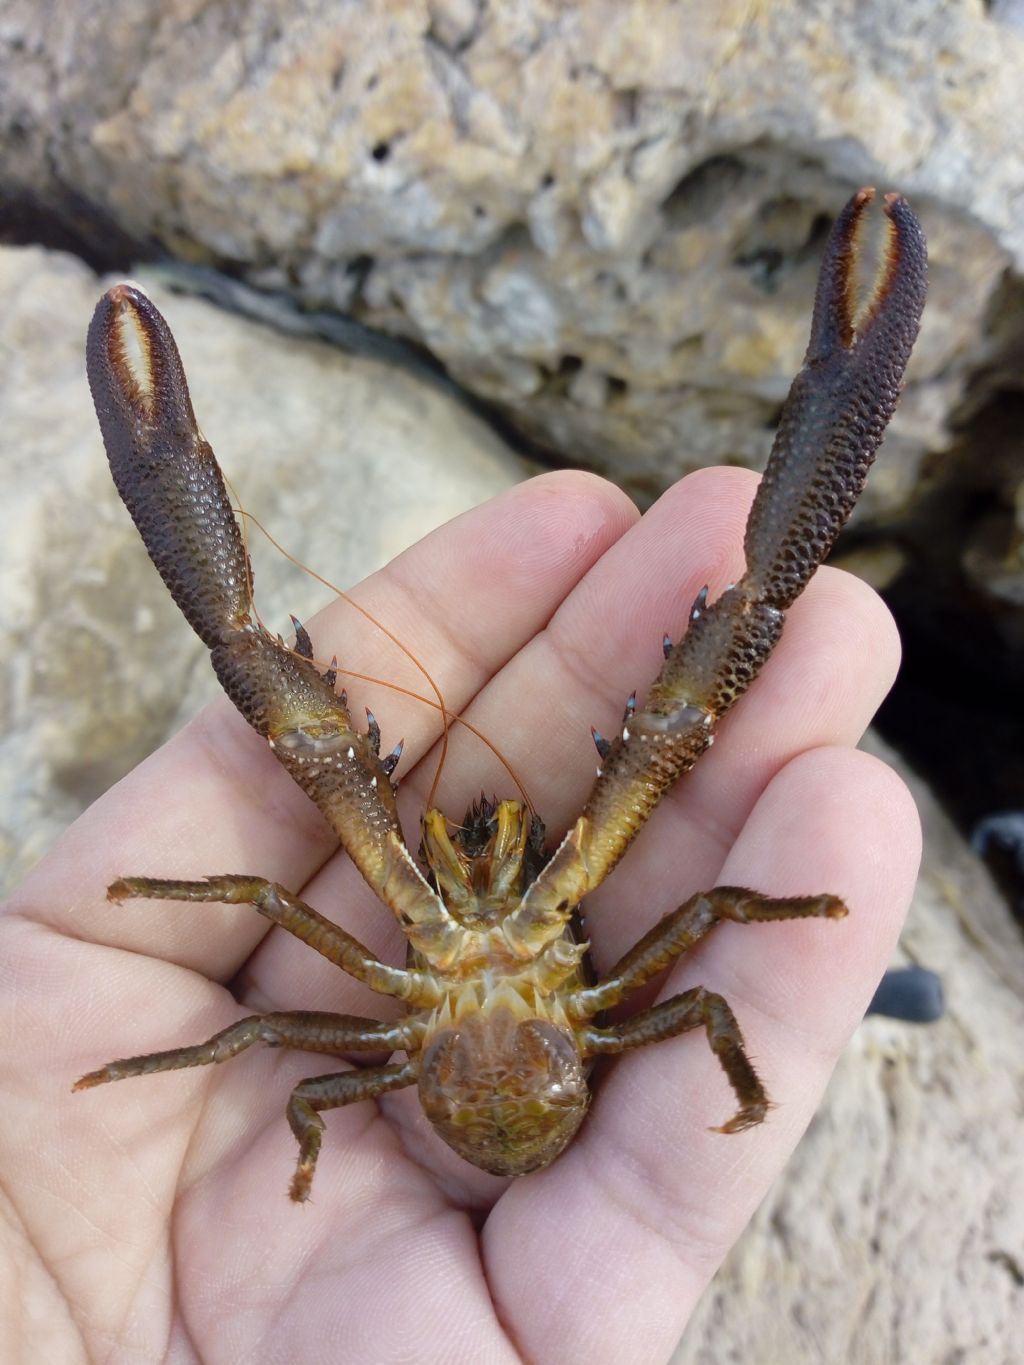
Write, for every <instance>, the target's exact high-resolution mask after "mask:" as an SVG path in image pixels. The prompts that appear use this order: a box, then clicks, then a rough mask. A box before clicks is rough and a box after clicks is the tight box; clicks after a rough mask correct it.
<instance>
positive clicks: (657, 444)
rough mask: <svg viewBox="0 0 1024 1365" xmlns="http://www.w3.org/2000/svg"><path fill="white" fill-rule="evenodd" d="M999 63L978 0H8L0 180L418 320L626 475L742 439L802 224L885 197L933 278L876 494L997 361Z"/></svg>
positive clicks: (695, 459) (1004, 254) (1000, 51)
mask: <svg viewBox="0 0 1024 1365" xmlns="http://www.w3.org/2000/svg"><path fill="white" fill-rule="evenodd" d="M1022 84H1024V40H1022V37H1021V33H1020V23H1019V17H1018V16H1017V13H1016V8H1015V7H1014V6H1012V5H1009V6H1008V5H1002V6H999V7H997V8H996V9H995V10H994V11H992V12H989V7H988V6H986V5H984V4H982V3H981V0H953V3H950V4H946V5H942V6H937V5H934V4H933V3H931V0H909V2H908V0H869V2H868V3H864V0H809V2H808V3H803V4H800V5H791V4H788V3H780V2H777V3H764V4H752V3H749V0H723V2H722V3H719V4H716V5H708V4H705V3H703V2H702V0H700V2H699V0H682V2H681V3H674V4H654V3H645V0H588V3H586V4H584V3H571V2H568V0H521V3H517V4H514V5H484V4H482V3H474V0H432V2H428V0H409V3H405V4H401V5H396V4H394V3H392V2H391V0H366V3H362V4H358V5H357V4H345V5H339V4H336V3H333V0H304V3H302V4H299V5H296V4H295V3H292V0H250V3H246V4H243V5H240V6H239V5H232V6H228V7H224V6H217V5H208V4H205V3H202V0H174V3H170V4H168V3H164V0H159V3H158V0H113V3H110V2H109V0H105V3H103V4H97V3H95V0H87V3H84V4H80V5H76V6H72V7H68V6H59V5H47V6H42V5H39V4H37V3H36V0H5V4H4V5H3V6H2V8H0V141H2V143H3V144H4V147H5V152H6V155H5V157H4V163H3V170H2V171H0V187H2V188H5V189H7V190H8V191H9V192H13V193H15V194H17V193H19V192H20V193H21V194H23V195H24V196H26V197H27V198H28V199H29V200H31V202H32V203H34V204H36V205H46V206H50V207H51V208H54V209H56V210H58V211H59V213H60V215H61V217H62V219H63V220H64V221H71V222H73V223H74V224H75V225H76V226H77V228H78V229H79V230H80V231H81V232H82V234H83V236H84V237H86V238H87V239H90V240H91V241H92V243H93V246H94V249H95V250H97V251H101V250H103V249H110V246H111V239H110V236H109V232H108V230H107V228H106V227H103V228H99V227H98V224H99V223H104V224H107V223H109V224H113V225H116V228H117V230H118V231H119V232H120V233H122V234H127V236H128V237H129V238H134V239H135V241H136V242H138V243H140V244H144V245H147V246H149V245H155V246H158V247H160V248H163V249H165V250H168V251H170V252H171V253H172V254H173V255H176V256H178V257H181V258H184V259H191V260H201V261H206V262H212V263H219V264H221V265H230V266H231V267H232V268H235V269H237V270H240V271H241V272H242V273H243V274H244V275H246V276H247V277H248V278H249V279H250V280H252V281H253V282H257V283H260V284H262V285H264V286H266V287H269V288H277V289H286V290H288V291H289V292H291V293H292V294H293V295H295V296H296V297H298V298H300V299H301V300H303V301H304V302H307V303H309V304H312V305H315V306H318V307H329V308H332V309H337V310H342V311H347V312H351V313H353V314H355V315H356V316H358V317H360V318H362V319H364V320H366V321H368V322H370V323H371V324H373V325H374V326H378V327H382V328H385V329H388V330H390V331H393V332H395V333H398V334H401V335H405V336H408V337H411V338H414V339H416V340H417V341H418V342H421V343H423V344H425V345H426V346H427V347H428V348H429V349H430V350H431V351H432V352H433V353H434V354H436V355H437V356H439V357H440V358H441V359H442V360H443V361H444V363H445V364H446V365H447V366H448V367H449V369H450V371H451V373H452V374H453V375H454V376H455V377H456V378H457V379H458V380H459V381H460V382H462V383H463V384H465V385H466V386H467V387H468V388H469V389H471V390H472V391H474V392H476V393H478V394H481V395H484V396H486V397H488V398H490V399H492V400H493V401H494V402H495V403H496V404H497V405H498V406H499V407H501V408H503V409H504V410H505V411H506V412H507V413H508V414H509V415H510V416H511V417H512V418H513V420H514V421H515V422H516V423H518V424H519V426H520V427H521V428H523V429H524V430H526V431H528V432H529V433H531V434H532V435H533V436H535V437H537V438H539V439H540V440H541V441H543V442H545V443H546V444H548V445H550V446H552V447H553V448H555V449H556V450H557V451H559V452H561V453H562V454H563V455H564V456H567V457H569V458H570V459H573V460H585V461H589V462H591V463H596V464H598V465H600V466H602V467H604V468H606V469H609V470H611V471H613V472H614V474H615V475H616V477H618V478H619V479H620V480H622V481H624V482H625V483H627V485H630V486H632V487H634V488H638V489H640V490H642V491H650V490H652V489H653V488H654V487H656V486H659V487H660V486H664V485H665V484H667V483H669V482H671V481H672V480H673V479H674V478H675V477H677V476H678V475H679V474H680V473H681V472H683V471H684V470H685V469H686V468H690V467H693V466H694V465H695V464H700V463H707V462H710V461H722V460H727V461H741V462H744V463H756V462H758V461H760V460H761V459H762V458H763V456H764V454H765V453H766V450H767V446H768V442H769V440H770V429H771V427H772V425H773V422H774V418H775V416H776V414H777V411H778V405H779V403H780V402H781V400H782V398H783V397H784V395H785V392H786V388H787V385H788V382H789V379H790V377H791V376H792V374H793V372H794V371H795V369H796V366H797V363H798V361H799V358H800V355H801V352H802V348H803V346H804V343H805V338H806V330H807V316H808V303H809V293H810V290H811V287H812V283H813V279H814V274H815V269H816V260H817V255H818V248H819V245H820V241H821V237H822V233H823V230H824V227H825V226H826V225H827V220H828V216H829V215H830V214H832V213H834V212H835V210H836V208H837V207H838V205H839V204H840V203H841V202H842V201H843V199H844V198H845V197H846V195H847V194H848V192H849V190H850V188H851V187H853V186H856V185H858V184H862V183H873V182H876V181H877V182H879V183H880V184H881V185H882V186H883V187H888V186H892V185H895V186H898V187H899V188H901V189H903V190H904V191H906V192H907V193H908V194H910V195H911V196H913V198H914V201H915V203H916V204H917V206H918V208H919V209H920V210H921V212H922V215H923V216H924V217H925V220H926V222H927V226H928V232H929V236H930V238H931V241H932V248H933V252H932V254H933V261H934V270H933V287H932V295H931V301H930V304H929V309H928V313H927V317H926V321H925V329H924V334H923V337H922V340H921V344H920V346H919V349H918V352H917V354H916V356H915V359H914V363H913V368H912V371H911V376H910V387H909V392H908V395H907V399H906V401H905V403H904V405H903V407H902V408H901V410H900V413H899V415H898V416H897V419H896V422H895V424H894V428H893V433H892V437H891V439H890V441H889V443H888V449H887V452H886V453H885V454H884V455H883V464H882V468H881V469H880V471H879V474H878V476H877V477H876V478H875V480H874V482H873V484H872V486H871V490H870V491H869V493H868V495H867V500H866V503H865V508H866V509H867V512H868V514H870V512H871V509H872V508H875V509H877V508H879V507H884V508H887V509H892V508H893V507H899V506H901V505H902V503H903V502H904V501H905V500H906V498H907V496H908V495H909V493H910V492H911V491H912V489H913V488H914V486H915V484H916V482H917V479H918V476H919V462H920V458H921V455H922V453H923V452H924V451H925V450H927V449H934V448H935V447H936V446H937V445H941V444H942V441H943V431H944V423H945V421H946V419H947V417H948V415H949V414H950V412H951V410H952V409H953V408H954V407H955V406H956V404H957V403H958V402H959V400H960V398H961V395H962V391H963V388H964V385H965V383H966V381H967V379H968V377H969V376H971V375H972V374H973V373H974V371H975V370H977V368H978V367H979V365H981V364H982V363H983V362H987V361H989V360H991V358H992V357H991V354H990V353H989V350H988V349H987V348H986V346H985V345H984V341H983V340H982V341H979V338H982V339H984V337H985V326H986V317H987V313H988V311H989V310H990V306H993V305H994V301H995V300H996V295H997V286H998V284H999V281H1000V277H1001V275H1002V273H1003V271H1004V270H1005V268H1006V267H1007V266H1008V265H1009V264H1011V263H1014V264H1016V265H1019V264H1020V262H1021V260H1022V259H1024V223H1022V220H1021V217H1020V214H1019V213H1018V212H1017V210H1016V204H1017V203H1018V202H1019V198H1020V195H1021V193H1022V191H1024V158H1022V154H1021V150H1020V149H1021V146H1022V143H1024V138H1022V132H1024V118H1022V112H1021V101H1020V98H1019V92H1020V89H1021V86H1022ZM122 249H123V248H122ZM1015 326H1016V330H1017V331H1018V332H1019V331H1020V327H1019V325H1017V324H1015Z"/></svg>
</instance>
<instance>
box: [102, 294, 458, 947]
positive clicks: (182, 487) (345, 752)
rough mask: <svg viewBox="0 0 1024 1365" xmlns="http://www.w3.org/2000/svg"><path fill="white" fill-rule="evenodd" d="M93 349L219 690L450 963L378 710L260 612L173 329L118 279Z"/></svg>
mask: <svg viewBox="0 0 1024 1365" xmlns="http://www.w3.org/2000/svg"><path fill="white" fill-rule="evenodd" d="M87 359H88V370H89V383H90V385H91V387H92V393H93V399H94V401H95V404H96V412H97V414H98V416H99V421H100V428H101V430H102V432H103V440H104V444H105V445H106V447H107V454H108V457H109V460H110V467H111V470H112V472H113V475H114V482H115V483H116V485H117V490H118V492H119V493H120V495H121V498H122V500H123V501H124V503H125V506H126V507H127V508H128V510H129V512H130V513H131V515H132V518H133V520H134V521H135V524H136V526H137V527H138V529H139V533H140V535H141V536H142V539H143V541H144V542H145V545H146V549H147V550H148V551H149V554H150V558H151V559H152V560H153V563H154V564H155V565H156V567H157V569H158V570H159V572H160V575H161V577H162V578H163V580H164V582H165V583H166V584H167V586H168V588H169V589H170V591H171V594H172V596H173V597H174V600H175V601H176V602H177V604H178V606H179V607H180V608H181V610H182V612H183V614H184V616H185V618H186V619H187V621H188V622H189V624H190V625H191V626H192V628H193V629H194V630H195V631H196V633H197V634H198V635H199V637H200V638H201V639H202V640H203V642H204V644H206V646H207V647H208V649H209V650H210V659H211V662H212V663H213V667H214V669H215V670H216V673H217V676H218V678H219V679H220V681H221V684H222V686H223V688H224V690H225V691H226V692H227V694H228V696H229V697H230V698H231V700H232V701H233V702H234V703H235V705H236V706H237V707H238V709H239V711H241V713H242V715H243V716H244V717H245V718H246V720H247V721H248V722H249V724H250V725H252V726H253V728H254V729H255V730H257V731H258V732H259V733H260V734H261V735H263V736H264V737H265V738H266V739H267V740H269V742H270V746H271V748H272V749H273V751H274V754H275V756H276V757H277V759H278V760H279V761H280V762H281V763H282V764H283V765H284V767H286V768H287V769H288V771H289V773H291V775H292V777H293V778H294V779H295V781H296V782H298V783H299V785H300V786H301V787H302V788H303V789H304V790H305V791H306V793H307V794H308V795H309V796H310V797H311V798H312V799H313V801H315V802H316V804H317V805H318V806H319V807H320V809H321V811H323V813H324V815H325V816H326V817H327V819H328V821H329V822H330V823H331V825H332V826H333V828H334V829H335V831H336V833H337V835H338V837H339V839H340V840H341V842H342V844H343V846H344V847H345V849H346V851H347V852H348V854H349V855H350V857H351V858H352V860H353V862H354V863H355V864H356V866H357V867H358V868H359V870H360V872H362V874H363V876H364V877H365V878H366V880H367V881H368V882H369V883H370V885H371V886H373V887H374V889H375V890H377V892H378V894H380V895H381V896H382V897H383V899H384V900H385V901H386V903H387V904H388V905H389V906H390V907H391V908H392V910H394V912H395V914H396V915H397V916H398V917H399V919H400V921H401V922H402V924H403V927H404V928H405V930H406V932H407V934H408V936H409V940H410V942H412V943H413V944H414V945H415V946H416V947H417V948H419V949H420V950H421V951H422V952H423V953H424V955H425V956H426V957H427V958H428V960H430V961H432V962H435V963H437V964H442V963H444V962H449V961H451V960H453V959H454V957H455V956H456V955H457V954H458V951H459V947H460V945H461V943H462V931H461V929H460V927H459V925H458V924H457V923H456V922H455V921H454V920H453V919H452V918H451V916H450V915H449V914H448V911H447V910H446V909H445V906H444V904H443V903H442V901H441V900H440V899H439V897H438V896H437V895H436V894H435V893H434V892H433V891H432V890H431V888H430V887H429V885H428V884H427V882H426V881H425V879H424V878H423V875H422V874H421V873H420V871H419V869H418V868H417V867H416V864H415V863H414V861H413V859H412V857H411V856H410V854H409V852H408V850H407V849H406V847H405V843H404V841H403V840H402V835H401V827H400V825H399V820H398V810H397V807H396V805H395V797H394V791H393V789H392V786H391V783H390V781H389V780H388V778H389V773H388V770H387V769H385V767H384V765H383V764H382V763H381V761H380V759H379V757H378V755H377V747H378V745H379V737H380V732H379V730H378V729H377V728H376V722H375V721H374V720H373V717H372V716H370V718H369V732H368V734H366V735H362V734H359V733H358V732H357V730H356V729H355V727H354V726H353V724H352V720H351V717H350V716H349V713H348V709H347V707H346V704H345V700H344V698H339V697H338V696H336V695H335V692H334V686H333V680H332V681H330V682H328V681H327V679H325V678H324V677H323V676H322V675H321V674H320V673H319V672H318V671H317V669H316V667H315V665H314V664H313V663H312V661H311V655H312V645H311V644H310V641H309V636H308V635H307V634H306V631H305V630H304V629H303V628H302V626H301V625H299V624H298V622H296V638H297V645H298V648H297V650H294V651H293V650H288V649H285V648H284V646H283V645H281V644H280V643H279V641H278V640H277V639H276V637H274V636H272V635H270V634H268V632H266V631H265V630H263V629H262V628H261V627H260V626H259V625H258V624H256V623H255V622H254V620H253V618H252V614H251V603H252V567H251V565H250V563H249V557H248V555H247V554H246V551H245V547H244V546H243V544H242V537H241V533H240V531H239V528H238V523H237V521H236V520H235V515H234V512H233V511H232V508H231V504H230V501H229V499H228V495H227V490H226V488H225V485H224V479H223V476H222V474H221V472H220V469H219V468H218V465H217V462H216V460H215V459H214V455H213V451H212V450H211V449H210V446H209V444H208V443H207V442H206V441H205V440H204V439H203V437H202V435H201V434H200V432H199V429H198V427H197V425H196V420H195V416H194V414H193V411H192V402H191V399H190V397H189V391H188V384H187V382H186V380H185V372H184V369H183V368H182V364H181V359H180V357H179V355H178V348H177V346H176V344H175V341H174V337H173V336H172V335H171V330H170V328H169V327H168V326H167V323H166V322H165V321H164V319H163V317H162V316H161V315H160V313H159V311H158V310H157V309H156V308H155V307H154V305H153V304H152V302H151V301H150V300H149V299H148V298H147V297H146V295H145V294H144V293H143V292H142V291H141V290H140V289H137V288H136V287H135V286H134V285H130V284H119V285H115V286H114V288H113V289H111V290H110V291H109V292H108V293H107V294H105V295H104V296H103V298H102V299H101V300H100V302H99V304H98V305H97V308H96V312H95V314H94V316H93V320H92V324H91V325H90V327H89V337H88V343H87Z"/></svg>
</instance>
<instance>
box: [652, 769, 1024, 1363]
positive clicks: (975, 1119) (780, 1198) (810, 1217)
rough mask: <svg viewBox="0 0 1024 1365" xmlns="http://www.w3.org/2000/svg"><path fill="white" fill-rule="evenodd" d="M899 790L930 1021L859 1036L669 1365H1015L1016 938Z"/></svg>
mask: <svg viewBox="0 0 1024 1365" xmlns="http://www.w3.org/2000/svg"><path fill="white" fill-rule="evenodd" d="M872 747H875V748H876V750H878V751H881V749H880V746H877V745H874V746H872ZM883 757H885V758H886V759H887V760H888V761H890V762H893V761H894V756H893V755H892V754H891V753H889V752H883ZM897 766H899V764H898V763H897ZM904 776H905V777H906V776H908V775H907V774H906V773H904ZM908 780H909V781H910V782H911V785H912V787H913V788H914V793H915V796H916V797H917V800H918V804H919V806H920V809H921V813H922V816H923V820H924V829H925V854H924V865H923V870H922V874H921V880H920V884H919V886H918V889H917V894H916V896H915V899H914V904H913V907H912V909H911V912H910V919H909V921H908V925H907V929H906V931H905V933H904V937H903V943H902V955H903V959H904V960H910V961H913V962H919V963H921V964H922V965H924V966H928V967H931V968H933V969H935V970H936V971H938V972H939V973H940V974H941V976H942V979H943V984H944V987H945V991H946V1000H947V1014H946V1017H945V1019H943V1020H942V1021H941V1022H940V1023H938V1024H932V1025H928V1026H925V1027H915V1026H913V1025H907V1024H897V1023H894V1022H893V1021H891V1020H886V1019H876V1018H871V1019H868V1020H866V1021H865V1023H864V1024H862V1026H861V1028H860V1030H859V1032H858V1033H857V1035H856V1037H855V1038H854V1041H853V1044H852V1045H851V1047H850V1048H849V1049H848V1050H847V1052H846V1055H845V1056H844V1057H843V1059H842V1061H841V1062H840V1064H839V1067H838V1069H837V1071H836V1073H835V1075H834V1077H833V1080H832V1084H831V1086H830V1087H829V1091H828V1094H827V1096H826V1099H825V1102H824V1104H823V1106H822V1108H821V1110H820V1111H819V1113H818V1115H817V1117H816V1118H815V1120H814V1122H813V1124H812V1125H811V1128H810V1130H809V1132H808V1134H807V1136H806V1137H805V1138H804V1140H803V1142H802V1143H801V1145H800V1147H799V1148H798V1149H797V1151H796V1154H795V1156H794V1158H793V1160H792V1161H791V1162H790V1164H789V1166H788V1167H787V1168H786V1171H785V1172H784V1174H783V1175H782V1177H781V1178H780V1180H779V1182H778V1184H777V1185H776V1187H775V1189H774V1190H773V1191H772V1193H771V1195H770V1196H769V1198H768V1199H767V1201H766V1202H765V1204H764V1205H763V1206H762V1208H761V1209H760V1211H759V1212H758V1214H757V1215H756V1217H755V1218H754V1220H753V1222H752V1223H751V1225H750V1227H749V1228H748V1229H747V1232H746V1233H745V1235H744V1237H743V1238H742V1239H741V1241H740V1243H739V1244H738V1246H737V1247H736V1248H735V1250H734V1252H733V1254H732V1256H731V1257H730V1259H729V1261H728V1262H727V1263H726V1266H725V1267H724V1269H723V1271H722V1273H721V1274H720V1275H719V1276H718V1278H717V1279H716V1280H715V1281H714V1283H713V1284H712V1286H711V1288H710V1289H709V1291H708V1292H707V1294H706V1295H705V1297H704V1299H703V1301H702V1302H701V1304H700V1306H699V1308H698V1311H697V1314H696V1316H695V1318H694V1319H693V1321H692V1322H691V1325H690V1330H689V1332H688V1333H687V1335H686V1337H685V1339H684V1342H683V1345H682V1346H681V1348H680V1350H679V1352H678V1354H677V1356H676V1357H675V1365H724V1362H732V1361H735V1362H740V1361H742V1362H743V1365H779V1362H783V1361H784V1362H785V1365H821V1362H822V1361H843V1362H846V1363H847V1365H909V1363H910V1362H913V1365H916V1363H917V1362H919V1361H920V1362H922V1363H923V1362H925V1361H928V1362H949V1363H950V1365H952V1362H960V1361H962V1362H968V1361H970V1362H972V1363H973V1362H975V1361H976V1362H978V1365H982V1362H984V1365H1011V1363H1012V1362H1015V1361H1019V1360H1020V1358H1021V1355H1020V1352H1021V1335H1020V1330H1021V1322H1022V1320H1024V1317H1022V1315H1024V1144H1022V1142H1021V1132H1022V1121H1024V1059H1022V1055H1021V1047H1020V1040H1021V1037H1022V1035H1024V945H1022V944H1021V940H1020V933H1019V930H1018V929H1017V927H1016V925H1015V924H1014V923H1013V921H1012V920H1011V918H1010V916H1009V914H1008V913H1007V910H1006V907H1005V904H1004V902H1003V901H1002V899H1001V897H1000V896H999V895H998V893H997V892H996V890H995V888H994V887H993V885H992V883H991V881H990V879H989V877H988V875H987V874H986V873H985V872H984V870H983V869H982V868H981V866H980V864H979V863H978V861H977V859H976V858H975V857H974V855H973V854H972V853H971V851H970V850H969V849H968V848H967V846H966V845H965V844H964V843H963V841H962V840H961V839H960V837H959V836H958V835H957V834H956V833H955V831H954V830H953V828H952V826H951V825H950V824H949V822H948V820H947V819H946V818H945V816H943V815H942V813H941V811H940V810H939V808H938V806H937V805H936V803H935V801H934V799H933V798H932V797H931V796H930V795H929V794H928V792H927V791H926V790H925V789H924V788H923V787H922V786H921V784H920V783H916V782H915V781H914V780H913V778H912V777H908Z"/></svg>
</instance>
